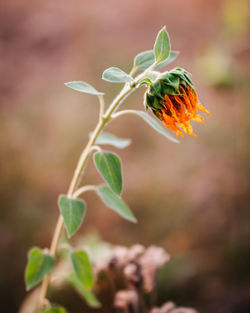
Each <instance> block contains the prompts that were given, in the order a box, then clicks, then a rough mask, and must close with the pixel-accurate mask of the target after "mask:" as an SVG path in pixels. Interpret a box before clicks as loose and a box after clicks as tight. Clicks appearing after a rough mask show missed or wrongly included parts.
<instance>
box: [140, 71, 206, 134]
mask: <svg viewBox="0 0 250 313" xmlns="http://www.w3.org/2000/svg"><path fill="white" fill-rule="evenodd" d="M145 100H146V109H148V108H150V109H151V110H152V112H153V113H154V114H155V116H157V118H159V119H160V120H162V122H163V123H164V125H165V126H166V127H167V128H169V129H171V130H173V131H175V132H176V136H177V137H178V135H181V136H182V137H183V138H184V135H183V133H182V131H184V132H185V133H186V134H189V135H192V136H196V135H195V134H194V132H193V128H192V125H191V124H190V121H191V120H193V121H197V122H200V123H204V119H203V117H202V116H200V115H198V114H197V113H196V112H197V110H200V111H202V112H205V113H207V114H209V115H210V113H209V112H208V111H207V110H206V109H205V108H204V107H203V106H202V105H201V104H200V103H199V101H198V97H197V94H196V91H195V89H194V86H193V83H192V81H191V79H190V77H189V73H188V72H187V71H185V70H184V69H182V68H175V69H174V70H172V71H170V72H166V73H163V74H162V75H160V76H159V78H158V79H157V80H156V81H155V82H153V83H152V84H151V85H150V87H149V90H148V92H147V93H146V95H145Z"/></svg>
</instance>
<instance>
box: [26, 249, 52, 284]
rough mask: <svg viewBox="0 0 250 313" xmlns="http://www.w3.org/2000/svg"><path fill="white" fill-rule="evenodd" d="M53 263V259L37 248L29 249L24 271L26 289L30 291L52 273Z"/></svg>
mask: <svg viewBox="0 0 250 313" xmlns="http://www.w3.org/2000/svg"><path fill="white" fill-rule="evenodd" d="M54 263H55V260H54V258H53V257H52V256H51V255H49V254H46V253H44V252H43V250H41V249H39V248H37V247H35V248H33V249H31V250H30V252H29V255H28V264H27V266H26V270H25V282H26V289H27V290H30V289H32V288H33V287H35V286H36V285H38V284H39V283H40V282H41V281H42V280H43V278H44V276H45V275H47V274H49V273H50V272H51V271H52V269H53V267H54Z"/></svg>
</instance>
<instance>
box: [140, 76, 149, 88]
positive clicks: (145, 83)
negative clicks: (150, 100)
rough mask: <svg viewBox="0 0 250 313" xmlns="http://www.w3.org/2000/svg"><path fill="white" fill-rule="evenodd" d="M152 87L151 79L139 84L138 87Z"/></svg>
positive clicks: (145, 79)
mask: <svg viewBox="0 0 250 313" xmlns="http://www.w3.org/2000/svg"><path fill="white" fill-rule="evenodd" d="M143 85H146V86H151V85H152V81H151V80H150V79H149V78H144V79H143V80H141V81H140V83H139V84H138V87H140V86H143Z"/></svg>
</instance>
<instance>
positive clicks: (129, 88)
mask: <svg viewBox="0 0 250 313" xmlns="http://www.w3.org/2000/svg"><path fill="white" fill-rule="evenodd" d="M154 66H155V64H152V65H151V66H150V67H149V68H148V69H147V70H145V71H144V72H143V73H141V74H140V75H138V76H137V77H136V78H135V79H134V81H133V85H132V84H129V83H126V84H125V85H124V87H123V89H122V90H121V91H120V93H119V94H118V95H117V96H116V97H115V99H114V100H113V101H112V103H111V104H110V106H109V108H108V109H107V111H106V112H105V113H103V112H104V99H103V96H99V97H98V98H99V102H100V113H99V121H98V123H97V125H96V127H95V129H94V131H93V133H92V135H91V137H90V139H89V141H88V143H87V145H86V147H85V148H84V150H83V152H82V154H81V156H80V158H79V160H78V163H77V166H76V169H75V172H74V175H73V178H72V180H71V183H70V186H69V189H68V193H67V195H68V197H69V198H73V197H74V192H75V190H76V189H77V187H78V185H79V183H80V181H81V177H82V174H83V169H84V167H85V165H86V162H87V160H88V157H89V154H90V152H91V151H92V150H93V146H94V144H95V141H96V139H97V137H98V135H99V134H100V132H101V131H102V129H103V128H104V126H105V125H106V124H107V123H108V122H109V121H110V120H112V117H111V115H112V113H113V112H114V111H115V110H116V109H117V107H118V106H119V105H120V104H121V103H122V102H123V101H124V100H125V99H126V98H127V96H128V95H129V94H130V93H131V92H133V90H135V87H136V85H137V83H138V82H139V81H140V79H142V78H143V77H145V75H146V74H147V73H148V72H150V71H151V69H153V68H154ZM132 73H134V71H133V70H132ZM117 114H118V113H117ZM77 195H78V193H77ZM63 228H64V220H63V217H62V215H61V214H60V216H59V218H58V220H57V224H56V228H55V231H54V234H53V237H52V241H51V245H50V254H51V255H52V256H55V255H56V251H57V247H58V243H59V239H60V237H61V234H62V231H63ZM49 283H50V275H46V276H45V277H44V279H43V282H42V286H41V292H40V298H39V304H38V313H42V311H43V309H44V304H45V300H46V296H47V292H48V287H49Z"/></svg>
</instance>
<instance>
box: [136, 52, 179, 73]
mask: <svg viewBox="0 0 250 313" xmlns="http://www.w3.org/2000/svg"><path fill="white" fill-rule="evenodd" d="M178 54H179V52H178V51H171V52H170V54H169V57H168V58H167V59H166V60H164V61H162V62H160V63H159V64H157V65H155V67H154V69H159V68H162V67H164V66H166V65H168V64H170V63H172V62H173V61H174V60H175V59H176V58H177V56H178ZM154 61H155V55H154V51H153V50H148V51H144V52H141V53H139V54H137V56H136V57H135V60H134V66H135V67H136V68H138V69H139V70H146V69H147V68H148V67H149V66H151V65H152V64H153V63H154Z"/></svg>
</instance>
